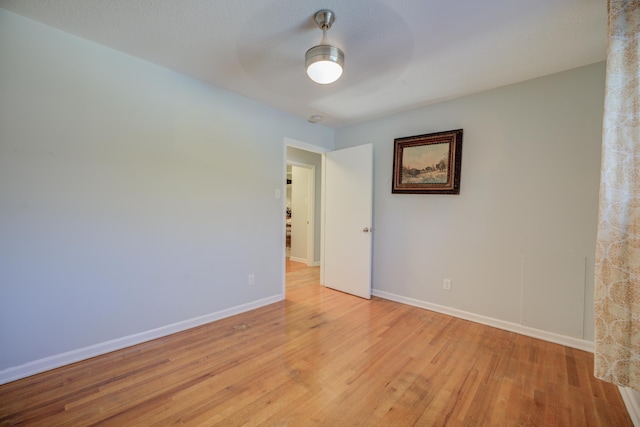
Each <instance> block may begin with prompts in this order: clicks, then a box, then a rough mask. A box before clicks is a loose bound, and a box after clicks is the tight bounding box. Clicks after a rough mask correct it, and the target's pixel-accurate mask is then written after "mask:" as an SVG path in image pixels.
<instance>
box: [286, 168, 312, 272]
mask: <svg viewBox="0 0 640 427" xmlns="http://www.w3.org/2000/svg"><path fill="white" fill-rule="evenodd" d="M310 175H311V174H310V172H309V169H307V168H303V167H299V166H292V167H291V180H292V185H291V261H296V262H304V263H307V264H310V262H309V261H310V260H309V254H308V240H309V239H308V237H309V226H310V224H309V182H310Z"/></svg>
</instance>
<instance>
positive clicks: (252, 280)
mask: <svg viewBox="0 0 640 427" xmlns="http://www.w3.org/2000/svg"><path fill="white" fill-rule="evenodd" d="M249 284H250V285H255V284H256V276H254V275H253V274H250V275H249Z"/></svg>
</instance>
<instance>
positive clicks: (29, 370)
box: [0, 294, 284, 384]
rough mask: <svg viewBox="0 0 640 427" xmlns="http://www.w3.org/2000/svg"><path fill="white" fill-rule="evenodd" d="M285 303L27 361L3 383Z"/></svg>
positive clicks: (1, 377)
mask: <svg viewBox="0 0 640 427" xmlns="http://www.w3.org/2000/svg"><path fill="white" fill-rule="evenodd" d="M282 300H284V294H279V295H275V296H272V297H269V298H264V299H261V300H257V301H253V302H250V303H247V304H242V305H239V306H236V307H231V308H228V309H225V310H221V311H217V312H215V313H210V314H205V315H204V316H199V317H195V318H193V319H188V320H183V321H181V322H177V323H173V324H170V325H166V326H161V327H159V328H156V329H152V330H149V331H145V332H140V333H137V334H133V335H129V336H126V337H122V338H116V339H114V340H110V341H106V342H102V343H99V344H95V345H91V346H89V347H84V348H79V349H77V350H72V351H68V352H66V353H61V354H56V355H54V356H50V357H45V358H43V359H39V360H34V361H33V362H28V363H25V364H24V365H20V366H15V367H12V368H8V369H5V370H3V371H0V384H6V383H8V382H11V381H15V380H19V379H21V378H26V377H29V376H31V375H35V374H39V373H41V372H45V371H48V370H51V369H55V368H59V367H61V366H65V365H69V364H71V363H75V362H79V361H81V360H86V359H89V358H92V357H95V356H100V355H102V354H106V353H110V352H112V351H116V350H120V349H123V348H125V347H131V346H133V345H136V344H141V343H143V342H146V341H151V340H154V339H157V338H161V337H164V336H167V335H171V334H175V333H177V332H182V331H184V330H187V329H191V328H195V327H197V326H201V325H204V324H206V323H211V322H215V321H216V320H220V319H224V318H226V317H230V316H234V315H236V314H240V313H244V312H246V311H250V310H254V309H256V308H260V307H263V306H265V305H269V304H273V303H275V302H278V301H282Z"/></svg>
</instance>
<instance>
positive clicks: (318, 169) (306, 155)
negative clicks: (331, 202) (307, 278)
mask: <svg viewBox="0 0 640 427" xmlns="http://www.w3.org/2000/svg"><path fill="white" fill-rule="evenodd" d="M287 161H292V162H299V163H304V164H307V165H313V166H315V201H314V211H315V213H314V217H315V223H314V230H313V233H314V238H313V242H314V250H313V254H314V255H313V258H314V259H313V263H314V264H316V265H319V264H320V230H321V227H320V223H321V221H320V219H321V216H320V211H321V210H320V209H321V194H322V192H321V190H322V155H321V154H318V153H313V152H311V151H306V150H301V149H299V148H296V147H287Z"/></svg>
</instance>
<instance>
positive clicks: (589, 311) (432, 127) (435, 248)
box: [335, 63, 605, 341]
mask: <svg viewBox="0 0 640 427" xmlns="http://www.w3.org/2000/svg"><path fill="white" fill-rule="evenodd" d="M604 74H605V68H604V64H603V63H598V64H593V65H589V66H585V67H581V68H578V69H574V70H569V71H566V72H562V73H558V74H554V75H550V76H546V77H543V78H538V79H535V80H530V81H527V82H523V83H519V84H514V85H510V86H506V87H502V88H498V89H494V90H490V91H486V92H483V93H479V94H475V95H470V96H466V97H463V98H458V99H455V100H450V101H446V102H442V103H439V104H435V105H429V106H424V107H421V108H416V109H413V110H410V111H406V112H401V113H398V114H395V115H392V116H389V117H386V118H381V119H379V120H374V121H369V122H366V123H362V124H358V125H355V126H349V127H346V128H342V129H338V130H337V131H336V142H335V148H336V149H340V148H346V147H350V146H355V145H360V144H364V143H373V145H374V227H375V232H374V243H373V252H374V255H373V288H374V293H375V292H376V291H377V292H382V293H386V294H388V295H392V296H394V297H399V298H404V299H407V300H412V301H417V302H420V303H428V304H433V305H437V306H439V307H445V308H451V309H455V310H459V311H461V312H465V313H473V314H474V315H478V316H484V317H486V318H491V319H499V320H501V321H504V322H511V323H514V324H524V322H523V320H524V319H523V312H522V307H523V300H522V298H523V293H522V288H523V283H529V285H530V286H532V287H533V288H534V289H536V288H538V289H539V290H541V292H543V294H542V295H541V296H540V297H541V301H542V302H541V303H538V305H537V306H535V307H536V308H535V310H537V311H539V313H542V316H544V312H545V310H562V309H563V307H559V308H558V307H554V298H555V297H556V289H549V286H546V287H545V285H546V284H545V283H541V282H540V281H537V282H536V281H535V280H533V281H532V280H528V279H530V277H523V273H525V274H526V272H525V271H524V270H525V269H524V266H525V261H524V260H526V256H528V255H531V256H533V257H537V258H535V259H542V260H546V259H549V260H551V261H550V262H552V263H553V264H554V268H558V272H559V273H558V277H565V276H566V277H575V276H580V275H582V277H583V279H582V280H583V281H584V286H583V287H582V292H574V293H573V294H571V295H569V298H571V299H573V300H574V301H573V303H574V304H578V305H583V308H584V310H583V311H584V315H583V319H579V321H580V323H582V326H583V328H582V335H583V336H582V337H581V338H583V339H585V340H591V341H592V340H593V270H594V254H595V241H596V225H597V210H598V186H599V174H600V149H601V133H602V115H603V101H604ZM459 128H462V129H463V130H464V136H463V148H462V169H461V191H460V194H459V195H421V194H392V193H391V182H392V169H393V151H394V138H400V137H406V136H412V135H421V134H427V133H431V132H439V131H446V130H453V129H459ZM576 258H577V259H578V262H565V261H564V260H574V259H576ZM580 260H582V261H580ZM580 262H582V264H580ZM533 264H534V265H540V266H541V267H538V270H541V269H544V268H545V267H544V266H545V264H540V263H539V264H535V263H533ZM568 264H571V265H574V266H575V265H577V266H578V267H571V266H569V265H568ZM580 265H582V267H580ZM576 268H578V269H579V268H582V269H583V271H577V272H576V271H573V270H572V269H574V270H575V269H576ZM564 270H567V271H564ZM569 270H571V271H569ZM537 272H538V273H541V274H540V275H538V276H544V273H545V271H537ZM567 272H568V273H567ZM574 273H575V274H574ZM538 276H535V275H534V276H531V277H534V278H535V277H538ZM445 278H448V279H450V280H451V283H452V289H451V291H446V290H444V289H443V279H445ZM553 278H555V276H554V277H553ZM531 282H532V283H531ZM558 286H559V287H562V286H564V285H563V284H562V283H560V284H559V285H558ZM560 290H562V289H560ZM580 315H581V314H580V313H577V314H576V316H580ZM556 326H561V325H553V324H552V325H550V326H549V327H548V328H547V329H548V330H549V331H550V332H557V331H556V329H561V328H556Z"/></svg>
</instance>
